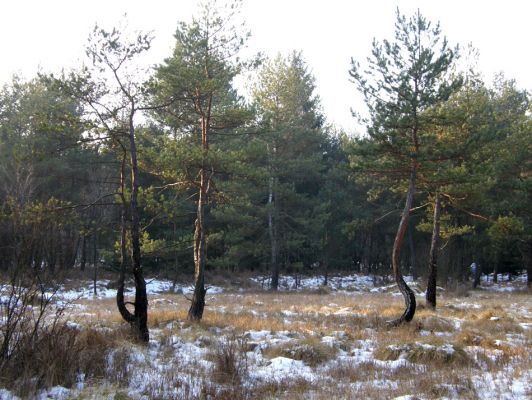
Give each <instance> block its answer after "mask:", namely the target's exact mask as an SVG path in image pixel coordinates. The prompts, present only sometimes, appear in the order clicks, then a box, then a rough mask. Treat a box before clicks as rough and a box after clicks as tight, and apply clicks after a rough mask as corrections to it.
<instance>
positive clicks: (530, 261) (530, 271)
mask: <svg viewBox="0 0 532 400" xmlns="http://www.w3.org/2000/svg"><path fill="white" fill-rule="evenodd" d="M525 246H526V250H525V252H526V257H525V259H526V261H525V263H526V273H527V278H526V286H527V288H528V289H532V240H528V242H527V243H526V244H525Z"/></svg>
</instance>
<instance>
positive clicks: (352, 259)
mask: <svg viewBox="0 0 532 400" xmlns="http://www.w3.org/2000/svg"><path fill="white" fill-rule="evenodd" d="M237 13H238V7H235V6H228V7H227V8H214V7H213V6H212V5H209V4H207V5H206V6H205V7H204V9H202V10H201V11H200V13H199V16H198V17H196V18H194V19H193V20H192V22H190V23H181V24H179V26H178V28H177V31H176V34H175V39H176V43H175V47H174V51H173V52H172V54H170V55H169V56H168V58H167V59H165V60H164V61H162V62H161V63H160V64H159V65H157V66H156V67H155V68H153V69H152V70H151V71H149V72H148V73H146V72H145V71H141V70H138V69H136V66H137V60H138V59H140V57H141V56H142V54H143V53H144V52H145V51H148V50H149V47H150V44H151V37H150V36H149V35H144V34H138V35H136V36H134V37H128V36H127V35H126V34H125V32H123V31H121V30H118V29H113V30H111V31H107V30H105V29H101V28H99V27H96V28H95V30H94V31H93V33H92V34H91V36H90V40H89V44H88V46H87V55H88V63H87V65H84V66H82V67H80V68H79V69H78V70H75V71H71V72H69V73H64V74H62V75H61V76H53V75H45V74H43V75H39V76H37V77H35V78H34V79H31V80H29V81H23V80H22V79H20V78H17V77H15V78H13V80H12V81H11V82H10V83H8V84H6V85H5V86H4V87H3V88H2V90H1V92H0V177H1V178H0V181H1V185H0V204H1V205H0V268H1V270H2V271H4V273H8V272H9V271H13V270H27V271H30V272H31V271H33V273H38V272H39V271H41V272H42V271H45V270H46V271H48V272H52V273H54V274H56V273H59V272H60V271H65V270H70V269H73V268H79V269H81V270H84V269H86V268H88V267H89V266H90V267H91V268H95V269H96V268H102V267H103V268H107V269H110V270H114V271H116V272H117V277H118V282H119V284H118V287H119V290H118V296H117V305H118V308H119V310H120V313H121V314H122V316H123V317H124V319H125V320H126V321H128V322H130V323H131V324H132V325H133V326H135V327H136V328H137V330H138V332H139V335H140V336H141V338H142V339H143V340H147V339H148V331H147V325H146V320H147V304H148V303H147V297H146V287H145V274H146V273H148V274H159V275H166V276H168V277H174V276H175V275H176V274H181V273H183V274H191V275H192V274H193V275H194V287H195V290H194V294H193V298H192V302H191V308H190V311H189V319H191V320H199V319H201V317H202V314H203V309H204V305H205V293H206V282H205V272H206V271H211V272H212V273H220V272H224V273H229V274H236V273H239V272H244V271H245V272H253V273H261V274H269V275H270V276H271V280H270V287H271V289H272V290H277V289H278V286H279V274H280V273H287V274H303V273H309V274H321V275H324V282H326V279H327V276H328V274H329V273H330V272H331V271H333V272H342V271H344V272H360V273H364V274H374V275H383V276H384V275H389V274H390V272H391V271H393V274H394V277H395V279H396V281H397V282H398V284H399V287H400V289H401V291H402V292H403V295H404V296H405V302H406V310H405V314H404V315H403V316H402V317H401V318H400V319H399V320H398V321H396V322H402V320H410V319H411V318H412V317H413V313H414V312H415V298H414V304H412V303H411V302H412V296H413V295H412V293H411V291H410V289H409V288H408V286H407V285H406V284H405V283H404V280H403V278H402V275H403V274H404V273H408V274H411V275H413V276H414V278H416V279H417V278H418V277H419V278H423V279H425V280H427V279H428V288H429V290H427V301H428V302H429V304H431V305H433V306H435V305H436V300H435V285H436V282H439V283H441V284H446V283H448V282H450V281H452V282H456V281H463V280H466V279H467V278H468V276H469V273H470V271H469V265H470V264H471V263H472V262H476V263H477V264H478V265H479V266H480V268H482V271H483V272H485V273H489V272H494V273H495V274H494V279H497V273H500V272H509V273H512V274H517V273H519V272H520V271H521V270H523V269H527V271H528V279H529V285H530V275H531V274H530V272H531V262H532V230H531V226H532V225H531V220H530V219H531V213H530V211H531V209H530V199H531V197H530V193H531V190H530V189H531V181H532V180H531V157H530V155H531V154H532V149H531V147H532V141H531V132H532V123H531V121H532V120H531V113H530V111H531V109H530V103H529V96H528V93H527V92H526V91H524V90H520V89H519V88H517V87H516V85H515V82H514V81H512V80H507V79H505V78H504V77H503V76H502V75H499V76H497V78H496V79H495V81H494V82H493V84H492V85H487V84H486V83H485V82H484V81H483V80H482V79H481V78H480V77H479V75H478V74H476V73H475V71H472V70H469V71H459V70H458V69H457V68H456V60H457V58H458V48H451V47H449V46H448V45H447V43H446V40H445V38H443V37H441V33H440V29H439V26H432V25H431V24H430V22H428V21H427V20H426V19H425V18H423V16H422V15H420V14H419V12H418V13H417V14H415V15H414V16H412V17H411V18H406V17H404V16H402V15H401V14H400V13H399V12H397V23H396V37H395V38H394V39H393V40H391V41H386V40H385V41H383V42H377V41H375V42H374V44H373V50H372V54H371V57H369V58H368V62H367V63H366V64H364V63H362V64H360V63H359V62H357V61H355V60H353V62H352V65H351V70H350V78H351V81H352V82H353V83H354V84H353V83H349V82H348V81H347V78H348V77H347V76H346V85H349V84H351V85H353V90H359V91H360V92H361V93H362V94H363V95H364V97H365V99H366V104H367V106H368V109H369V117H368V118H367V119H366V120H365V121H364V122H365V124H366V126H367V133H365V134H363V135H361V136H359V137H353V136H349V135H347V134H345V133H344V132H342V131H341V130H339V129H337V128H335V127H334V126H333V125H331V124H330V123H328V122H327V119H326V116H325V115H324V113H323V110H322V108H321V105H320V98H319V96H318V94H317V93H316V83H315V79H314V77H313V75H312V73H311V72H310V68H309V66H308V65H307V64H306V62H305V60H304V57H303V55H302V54H301V53H300V52H297V51H294V52H292V53H290V54H288V55H285V56H282V55H279V56H277V57H275V58H272V59H264V58H257V59H253V60H248V61H242V60H241V59H240V58H239V57H238V55H239V51H240V50H241V48H242V46H244V45H245V42H246V40H247V38H248V36H249V34H248V33H247V32H245V31H243V30H242V29H241V27H240V26H239V25H237V24H236V17H237V15H236V14H237ZM242 74H246V75H245V76H246V77H247V79H248V81H249V82H250V86H251V88H252V89H251V97H250V98H248V99H245V98H244V97H242V96H241V95H240V94H239V93H238V91H237V89H236V88H235V84H234V80H235V78H236V77H238V76H241V75H242ZM360 111H362V110H360ZM392 266H393V268H392ZM436 271H438V272H437V273H436ZM130 274H131V276H132V277H133V279H134V282H135V288H136V292H135V300H134V301H133V302H132V304H128V302H126V301H125V299H124V282H125V279H127V277H128V276H129V275H130Z"/></svg>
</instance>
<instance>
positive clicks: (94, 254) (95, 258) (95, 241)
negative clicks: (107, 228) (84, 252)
mask: <svg viewBox="0 0 532 400" xmlns="http://www.w3.org/2000/svg"><path fill="white" fill-rule="evenodd" d="M92 245H93V247H92V262H93V265H94V277H93V278H94V279H93V290H94V295H95V296H97V295H98V293H97V291H96V281H97V278H98V274H97V272H98V234H97V233H96V232H94V237H93V244H92Z"/></svg>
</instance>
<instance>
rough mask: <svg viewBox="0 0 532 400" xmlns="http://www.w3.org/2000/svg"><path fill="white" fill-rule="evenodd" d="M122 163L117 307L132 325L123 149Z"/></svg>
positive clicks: (133, 319)
mask: <svg viewBox="0 0 532 400" xmlns="http://www.w3.org/2000/svg"><path fill="white" fill-rule="evenodd" d="M123 150H124V153H123V157H122V163H121V167H120V199H121V202H122V207H121V209H120V274H119V276H118V287H117V290H116V305H117V307H118V312H119V313H120V315H121V316H122V318H123V319H124V321H126V322H128V323H130V324H132V323H133V322H134V321H135V316H134V315H133V313H131V312H130V311H129V310H128V308H127V307H126V302H125V299H124V289H125V280H126V270H127V266H128V264H129V257H128V254H127V209H128V206H127V202H126V196H125V179H126V178H125V173H126V171H125V169H126V156H127V153H126V150H125V148H124V149H123Z"/></svg>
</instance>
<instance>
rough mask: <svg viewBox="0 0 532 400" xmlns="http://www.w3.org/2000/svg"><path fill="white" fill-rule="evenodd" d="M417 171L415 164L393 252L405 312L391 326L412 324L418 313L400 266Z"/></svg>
mask: <svg viewBox="0 0 532 400" xmlns="http://www.w3.org/2000/svg"><path fill="white" fill-rule="evenodd" d="M416 171H417V165H416V164H415V162H413V165H412V170H411V175H410V183H409V185H408V191H407V193H406V200H405V207H404V209H403V212H402V214H401V221H400V222H399V227H398V228H397V233H396V235H395V240H394V242H393V250H392V269H393V275H394V278H395V282H396V283H397V286H398V287H399V290H400V291H401V294H402V295H403V297H404V300H405V311H404V312H403V314H402V315H401V316H400V317H399V318H397V319H395V320H392V321H389V322H388V324H389V325H390V326H398V325H400V324H402V323H404V322H410V321H411V320H412V318H414V314H415V312H416V296H415V295H414V292H413V291H412V289H410V287H408V285H407V284H406V282H405V280H404V279H403V275H402V273H401V265H400V262H401V246H402V244H403V239H404V237H405V233H406V230H407V227H408V219H409V217H410V209H411V208H412V203H413V201H414V192H415V187H416Z"/></svg>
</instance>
